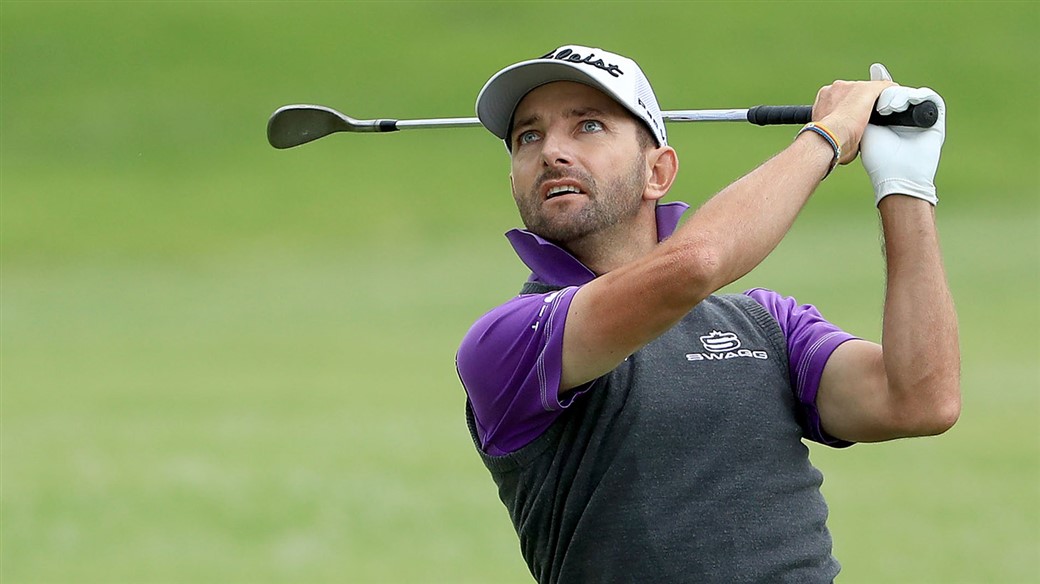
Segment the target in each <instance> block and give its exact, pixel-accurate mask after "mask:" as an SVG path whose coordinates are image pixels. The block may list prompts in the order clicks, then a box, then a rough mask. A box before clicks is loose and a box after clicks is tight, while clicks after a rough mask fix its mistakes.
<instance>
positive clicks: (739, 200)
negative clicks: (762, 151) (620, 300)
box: [668, 132, 833, 296]
mask: <svg viewBox="0 0 1040 584" xmlns="http://www.w3.org/2000/svg"><path fill="white" fill-rule="evenodd" d="M832 158H833V150H832V149H831V147H830V146H829V145H828V144H827V142H826V141H824V140H823V139H822V138H820V137H819V136H817V135H815V134H812V133H809V132H806V133H803V134H801V135H800V136H798V138H797V139H796V140H795V141H794V143H792V144H791V145H790V146H789V147H788V148H786V149H785V150H784V151H782V152H780V153H779V154H777V155H776V156H774V157H773V158H771V159H770V160H768V161H767V162H765V163H764V164H762V165H761V166H759V167H758V168H756V169H755V170H754V171H752V172H750V173H748V174H747V175H745V176H744V177H743V178H741V179H740V180H738V181H736V182H734V183H733V184H731V185H730V186H728V187H727V188H725V189H724V190H722V191H721V192H719V193H718V194H717V195H715V196H714V197H713V198H712V199H710V200H709V201H708V202H707V203H705V204H704V205H703V206H702V207H701V208H700V209H698V210H697V212H696V213H695V214H694V215H693V216H692V217H691V218H690V220H689V221H687V222H686V224H684V225H683V226H682V227H681V228H680V229H679V230H677V231H676V233H675V235H673V237H672V239H670V240H669V241H668V245H669V246H672V247H673V248H674V249H676V250H684V251H685V253H686V254H687V255H688V256H690V257H691V258H693V259H692V260H691V263H693V264H696V266H695V268H696V269H695V276H693V279H695V280H697V281H696V282H694V284H696V285H697V287H698V288H699V289H701V288H702V290H701V295H702V296H707V295H708V294H710V293H712V292H714V291H716V290H718V289H719V288H721V287H723V286H725V285H727V284H729V283H731V282H733V281H735V280H737V279H738V278H740V277H741V276H743V275H745V274H747V273H748V272H749V271H751V270H752V269H753V268H754V267H755V266H757V265H758V264H759V263H761V262H762V260H764V259H765V258H766V256H768V255H769V253H770V252H772V251H773V249H775V248H776V246H777V245H778V244H779V243H780V241H781V240H782V239H783V237H784V235H786V234H787V232H788V230H790V228H791V226H792V224H793V223H794V220H795V218H796V217H797V216H798V213H799V212H800V211H801V209H802V207H804V206H805V204H806V202H807V201H808V200H809V197H810V196H811V195H812V193H813V191H814V190H815V189H816V187H817V186H818V185H819V184H820V181H821V180H822V179H823V177H824V176H825V175H826V173H827V170H828V168H829V167H830V163H831V160H832Z"/></svg>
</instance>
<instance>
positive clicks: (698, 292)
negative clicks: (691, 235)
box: [667, 241, 727, 301]
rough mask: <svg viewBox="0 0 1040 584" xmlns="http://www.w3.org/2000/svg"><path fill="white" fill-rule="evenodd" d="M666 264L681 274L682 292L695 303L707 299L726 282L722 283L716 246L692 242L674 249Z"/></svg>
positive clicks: (702, 242) (721, 264) (718, 253)
mask: <svg viewBox="0 0 1040 584" xmlns="http://www.w3.org/2000/svg"><path fill="white" fill-rule="evenodd" d="M668 256H669V258H668V260H667V261H668V262H669V263H671V264H672V265H673V266H674V267H675V269H676V272H678V273H680V274H682V277H681V278H679V281H681V282H682V287H683V291H684V292H686V293H687V294H690V295H692V296H693V297H695V299H696V301H700V300H702V299H704V298H707V297H708V296H710V295H711V294H713V293H714V292H715V291H717V290H718V289H719V288H721V287H722V286H724V285H726V284H727V282H725V281H723V279H724V277H723V274H722V271H723V270H722V266H723V262H722V260H721V254H720V251H719V250H718V248H717V247H716V246H713V245H711V244H710V243H709V242H706V241H694V242H689V243H686V244H685V245H683V246H681V247H677V248H675V249H674V250H673V251H672V253H670V254H668Z"/></svg>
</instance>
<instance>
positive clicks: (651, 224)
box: [566, 204, 658, 276]
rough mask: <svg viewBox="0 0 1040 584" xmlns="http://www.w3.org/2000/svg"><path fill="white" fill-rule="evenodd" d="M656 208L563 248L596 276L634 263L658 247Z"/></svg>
mask: <svg viewBox="0 0 1040 584" xmlns="http://www.w3.org/2000/svg"><path fill="white" fill-rule="evenodd" d="M657 243H658V242H657V216H656V211H655V205H653V204H650V205H644V206H642V207H641V208H640V210H639V212H638V213H637V214H636V215H635V216H634V217H632V218H631V219H629V220H628V221H622V222H620V223H618V224H617V225H614V226H611V227H609V228H607V229H602V230H600V231H597V232H596V233H592V234H589V235H587V236H585V237H583V238H581V239H578V240H574V241H570V242H568V243H567V245H566V248H567V251H569V252H570V253H571V254H572V255H574V257H576V258H578V260H579V261H581V263H582V264H584V265H585V266H586V267H587V268H589V269H590V270H592V272H593V273H594V274H596V275H597V276H602V275H603V274H606V273H607V272H610V271H612V270H615V269H617V268H619V267H621V266H623V265H625V264H627V263H629V262H631V261H634V260H637V259H639V258H641V257H643V256H645V255H646V254H648V253H650V251H651V250H653V249H654V247H655V246H656V245H657Z"/></svg>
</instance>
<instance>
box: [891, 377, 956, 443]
mask: <svg viewBox="0 0 1040 584" xmlns="http://www.w3.org/2000/svg"><path fill="white" fill-rule="evenodd" d="M928 389H930V390H931V391H927V390H926V391H921V392H920V394H925V395H928V398H926V399H924V400H917V403H916V404H914V405H911V406H908V407H906V408H905V409H904V410H903V411H904V414H905V415H904V416H902V418H903V420H902V421H903V423H902V424H901V425H902V426H903V428H902V432H901V434H903V435H904V436H907V437H911V436H938V435H939V434H942V433H944V432H946V431H947V430H949V429H950V428H953V426H954V424H956V423H957V420H958V419H960V416H961V395H960V383H959V382H958V381H949V382H945V383H942V384H939V385H938V386H935V385H933V386H932V387H930V388H928Z"/></svg>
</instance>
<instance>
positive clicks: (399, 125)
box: [357, 108, 748, 132]
mask: <svg viewBox="0 0 1040 584" xmlns="http://www.w3.org/2000/svg"><path fill="white" fill-rule="evenodd" d="M747 113H748V110H747V109H746V108H745V109H706V110H676V111H666V112H661V117H662V118H664V119H665V120H666V121H670V122H747V121H748V118H747ZM387 122H394V128H393V130H422V129H427V128H468V127H472V126H479V125H480V120H479V119H477V118H426V119H414V120H358V121H357V123H358V124H363V125H365V126H370V127H372V128H373V131H377V132H378V131H384V132H385V131H393V130H389V129H385V130H380V129H379V128H380V127H381V126H382V127H383V128H388V127H389V124H387Z"/></svg>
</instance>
